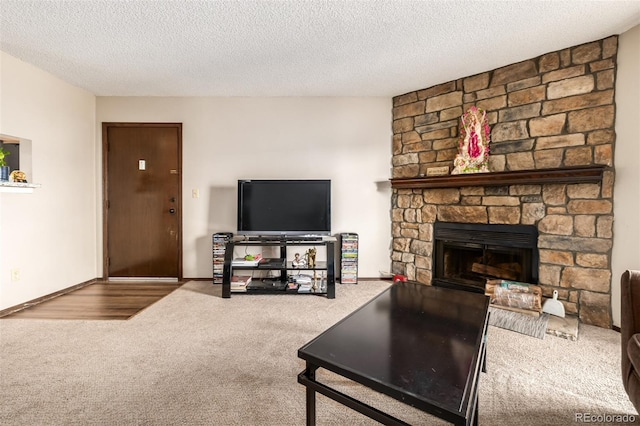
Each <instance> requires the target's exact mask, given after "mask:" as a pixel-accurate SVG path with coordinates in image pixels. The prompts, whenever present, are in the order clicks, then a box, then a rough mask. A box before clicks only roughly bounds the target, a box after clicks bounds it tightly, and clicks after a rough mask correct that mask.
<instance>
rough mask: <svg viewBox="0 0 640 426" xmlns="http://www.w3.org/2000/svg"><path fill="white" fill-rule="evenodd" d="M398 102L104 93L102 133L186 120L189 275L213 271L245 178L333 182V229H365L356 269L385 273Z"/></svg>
mask: <svg viewBox="0 0 640 426" xmlns="http://www.w3.org/2000/svg"><path fill="white" fill-rule="evenodd" d="M391 107H392V105H391V99H389V98H207V97H203V98H193V97H189V98H151V97H137V98H136V97H98V98H97V129H100V128H101V126H102V122H181V123H183V147H182V150H183V176H182V182H183V253H184V256H183V273H184V276H185V277H188V278H205V277H211V276H212V268H211V234H212V233H214V232H219V231H230V232H234V231H235V230H236V216H235V214H236V183H237V180H238V179H246V178H252V179H259V178H328V179H331V181H332V228H333V232H334V233H338V232H346V231H349V232H356V233H358V234H359V236H360V259H359V260H360V262H359V275H360V276H361V277H378V276H379V271H381V270H382V271H389V269H390V257H389V256H390V251H389V244H390V241H391V225H390V213H389V212H390V197H391V189H390V185H389V184H388V179H389V177H390V161H391ZM100 143H101V142H100ZM100 173H101V172H100ZM194 189H198V190H199V191H200V198H198V199H194V198H192V190H194ZM100 247H101V245H100Z"/></svg>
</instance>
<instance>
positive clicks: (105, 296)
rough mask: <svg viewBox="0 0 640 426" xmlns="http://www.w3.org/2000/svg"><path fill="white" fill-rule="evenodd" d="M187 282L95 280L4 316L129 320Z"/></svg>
mask: <svg viewBox="0 0 640 426" xmlns="http://www.w3.org/2000/svg"><path fill="white" fill-rule="evenodd" d="M182 284H184V282H157V281H153V282H136V281H118V282H114V281H110V282H96V283H93V284H89V285H87V286H85V287H82V288H80V289H78V290H74V291H72V292H70V293H67V294H64V295H62V296H58V297H55V298H53V299H51V300H47V301H45V302H42V303H39V304H37V305H34V306H31V307H28V308H26V309H23V310H21V311H18V312H15V313H12V314H9V315H7V316H4V317H2V318H1V319H25V318H32V319H61V320H127V319H129V318H131V317H133V316H134V315H136V314H138V313H139V312H141V311H142V310H144V309H145V308H147V307H148V306H151V305H152V304H154V303H155V302H157V301H158V300H160V299H162V298H163V297H165V296H166V295H168V294H170V293H171V292H172V291H174V290H175V289H177V288H179V287H180V286H182Z"/></svg>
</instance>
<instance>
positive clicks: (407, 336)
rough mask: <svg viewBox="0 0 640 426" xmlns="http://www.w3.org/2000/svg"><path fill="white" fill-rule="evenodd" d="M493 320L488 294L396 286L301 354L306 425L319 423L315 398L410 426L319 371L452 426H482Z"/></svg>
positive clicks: (383, 421) (409, 285)
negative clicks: (482, 388) (481, 388)
mask: <svg viewBox="0 0 640 426" xmlns="http://www.w3.org/2000/svg"><path fill="white" fill-rule="evenodd" d="M488 319H489V298H488V297H487V296H484V295H482V294H478V293H473V292H467V291H461V290H452V289H448V288H443V287H432V286H426V285H423V284H419V283H413V282H405V283H396V284H393V285H392V286H391V287H389V289H387V290H385V291H384V292H382V293H381V294H380V295H378V296H377V297H376V298H374V299H373V300H371V301H370V302H368V303H367V304H365V305H364V306H362V307H361V308H359V309H358V310H357V311H355V312H353V313H352V314H350V315H349V316H348V317H346V318H344V319H343V320H341V321H340V322H338V323H337V324H335V325H334V326H332V327H331V328H329V329H328V330H327V331H325V332H324V333H322V334H320V335H319V336H318V337H316V338H315V339H313V340H312V341H311V342H309V343H307V344H306V345H304V346H303V347H302V348H300V349H299V350H298V356H299V357H300V358H302V359H304V360H305V361H306V369H305V370H304V371H303V372H302V373H300V374H299V375H298V382H299V383H301V384H303V385H304V386H306V388H307V424H308V425H314V424H315V421H316V400H315V394H316V392H320V393H321V394H323V395H325V396H327V397H329V398H331V399H333V400H335V401H337V402H339V403H341V404H344V405H346V406H347V407H350V408H352V409H354V410H357V411H359V412H360V413H362V414H364V415H366V416H368V417H371V418H372V419H374V420H377V421H379V422H381V423H383V424H390V425H401V424H406V423H405V422H403V421H402V420H400V419H398V418H396V417H393V416H390V415H388V414H386V413H384V412H382V411H380V410H379V409H377V408H374V407H372V406H370V405H367V404H365V403H363V402H361V401H358V400H356V399H355V398H353V397H351V396H349V395H346V394H344V393H342V392H339V391H337V390H335V389H333V388H331V387H329V386H327V385H325V384H323V383H321V382H319V381H318V380H316V371H317V370H318V369H319V368H323V369H326V370H329V371H332V372H334V373H336V374H338V375H340V376H343V377H346V378H348V379H350V380H352V381H354V382H357V383H360V384H362V385H364V386H366V387H369V388H371V389H373V390H375V391H377V392H380V393H383V394H385V395H388V396H390V397H392V398H395V399H397V400H398V401H402V402H404V403H406V404H409V405H411V406H413V407H416V408H418V409H420V410H422V411H425V412H427V413H430V414H432V415H434V416H437V417H440V418H442V419H444V420H446V421H449V422H451V423H454V424H458V425H469V424H477V421H478V380H479V376H480V372H481V371H483V370H484V360H485V353H486V336H487V327H488Z"/></svg>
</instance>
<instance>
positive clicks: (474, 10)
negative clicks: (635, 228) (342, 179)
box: [0, 0, 640, 96]
mask: <svg viewBox="0 0 640 426" xmlns="http://www.w3.org/2000/svg"><path fill="white" fill-rule="evenodd" d="M639 23H640V1H637V0H634V1H616V0H610V1H584V0H582V1H578V0H573V1H560V0H555V1H540V0H534V1H532V0H528V1H470V0H466V1H406V0H371V1H339V0H338V1H313V0H311V1H301V0H299V1H294V0H292V1H242V0H240V1H213V0H209V1H98V0H84V1H59V0H52V1H7V0H0V50H2V51H4V52H6V53H8V54H10V55H12V56H14V57H17V58H19V59H22V60H23V61H25V62H28V63H31V64H33V65H35V66H37V67H38V68H41V69H43V70H46V71H48V72H50V73H51V74H54V75H56V76H58V77H60V78H61V79H63V80H65V81H67V82H69V83H71V84H73V85H75V86H78V87H82V88H84V89H86V90H88V91H90V92H92V93H94V94H96V95H99V96H395V95H399V94H403V93H406V92H409V91H412V90H416V89H420V88H424V87H430V86H433V85H436V84H439V83H444V82H447V81H450V80H453V79H456V78H459V77H464V76H469V75H473V74H477V73H480V72H483V71H487V70H491V69H494V68H499V67H501V66H504V65H508V64H512V63H515V62H519V61H521V60H525V59H529V58H532V57H536V56H538V55H541V54H543V53H547V52H551V51H555V50H560V49H563V48H566V47H571V46H574V45H577V44H581V43H585V42H589V41H593V40H598V39H601V38H605V37H608V36H610V35H613V34H620V33H622V32H624V31H626V30H628V29H630V28H631V27H633V26H635V25H637V24H639Z"/></svg>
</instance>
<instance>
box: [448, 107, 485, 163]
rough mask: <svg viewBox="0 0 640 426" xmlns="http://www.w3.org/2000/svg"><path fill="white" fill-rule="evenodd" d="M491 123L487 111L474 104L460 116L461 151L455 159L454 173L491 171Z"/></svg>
mask: <svg viewBox="0 0 640 426" xmlns="http://www.w3.org/2000/svg"><path fill="white" fill-rule="evenodd" d="M490 132H491V129H490V128H489V124H488V123H487V113H486V112H485V110H483V109H482V108H478V107H475V106H472V107H471V108H469V110H468V111H467V112H466V113H464V114H463V115H462V117H460V146H459V153H458V155H457V156H456V159H455V160H454V161H453V165H454V169H453V171H452V172H451V174H453V175H457V174H460V173H486V172H488V171H489V142H490Z"/></svg>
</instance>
